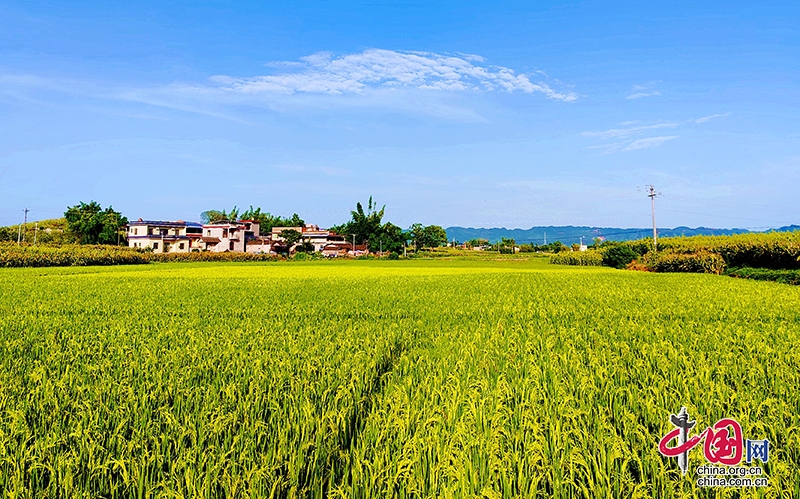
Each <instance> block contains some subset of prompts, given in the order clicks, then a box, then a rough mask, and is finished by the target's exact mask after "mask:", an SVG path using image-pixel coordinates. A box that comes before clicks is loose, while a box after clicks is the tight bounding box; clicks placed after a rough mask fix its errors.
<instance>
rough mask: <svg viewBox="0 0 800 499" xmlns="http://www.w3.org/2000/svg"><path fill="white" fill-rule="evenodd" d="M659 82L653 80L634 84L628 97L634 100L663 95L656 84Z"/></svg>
mask: <svg viewBox="0 0 800 499" xmlns="http://www.w3.org/2000/svg"><path fill="white" fill-rule="evenodd" d="M656 83H658V82H651V83H648V84H646V85H634V86H633V88H631V91H630V93H629V94H628V96H627V97H625V98H626V99H630V100H634V99H641V98H643V97H654V96H659V95H661V92H659V91H658V90H657V89H656V88H655V86H656Z"/></svg>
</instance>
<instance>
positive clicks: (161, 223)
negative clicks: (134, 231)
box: [128, 218, 202, 228]
mask: <svg viewBox="0 0 800 499" xmlns="http://www.w3.org/2000/svg"><path fill="white" fill-rule="evenodd" d="M128 225H157V226H160V227H173V228H175V227H195V228H196V227H202V225H201V224H199V223H197V222H184V221H183V220H175V221H172V220H142V219H141V218H140V219H139V220H136V221H135V222H130V223H129V224H128Z"/></svg>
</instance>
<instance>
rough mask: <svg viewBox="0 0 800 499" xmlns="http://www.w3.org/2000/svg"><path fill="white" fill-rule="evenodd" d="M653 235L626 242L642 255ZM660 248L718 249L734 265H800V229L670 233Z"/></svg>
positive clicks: (676, 250) (675, 250)
mask: <svg viewBox="0 0 800 499" xmlns="http://www.w3.org/2000/svg"><path fill="white" fill-rule="evenodd" d="M652 243H653V241H652V239H644V240H639V241H629V242H625V243H623V244H624V245H626V246H628V247H630V248H631V249H633V250H634V251H635V252H636V253H638V254H639V255H645V254H647V253H648V252H650V250H651V249H652ZM658 249H659V252H661V251H666V252H668V253H682V254H690V253H699V252H700V251H706V252H709V253H716V254H717V255H719V256H721V257H722V259H723V260H724V261H725V265H726V266H727V267H729V268H731V267H752V268H767V269H800V260H798V259H800V231H795V232H766V233H758V234H736V235H733V236H694V237H668V238H662V239H659V240H658Z"/></svg>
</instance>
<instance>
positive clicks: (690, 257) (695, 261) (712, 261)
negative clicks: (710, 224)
mask: <svg viewBox="0 0 800 499" xmlns="http://www.w3.org/2000/svg"><path fill="white" fill-rule="evenodd" d="M643 263H644V264H645V266H646V267H647V268H648V269H649V270H653V271H655V272H696V273H705V274H722V272H724V271H725V260H724V259H723V258H722V257H721V256H720V255H718V254H716V253H712V252H710V251H707V250H699V251H696V252H694V253H679V252H675V251H663V252H660V253H648V254H647V255H645V257H644V258H643Z"/></svg>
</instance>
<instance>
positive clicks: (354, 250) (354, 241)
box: [350, 234, 356, 256]
mask: <svg viewBox="0 0 800 499" xmlns="http://www.w3.org/2000/svg"><path fill="white" fill-rule="evenodd" d="M350 235H351V236H353V256H356V235H355V234H350Z"/></svg>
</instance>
